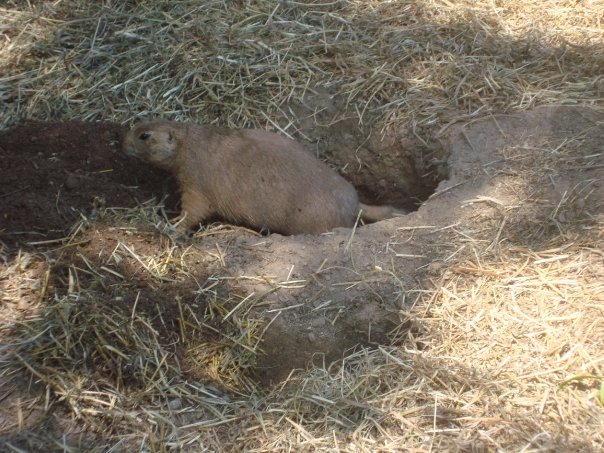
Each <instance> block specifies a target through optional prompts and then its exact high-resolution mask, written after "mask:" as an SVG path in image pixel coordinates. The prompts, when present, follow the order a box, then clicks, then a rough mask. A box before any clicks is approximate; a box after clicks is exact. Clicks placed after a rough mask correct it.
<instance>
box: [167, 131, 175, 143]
mask: <svg viewBox="0 0 604 453" xmlns="http://www.w3.org/2000/svg"><path fill="white" fill-rule="evenodd" d="M168 143H169V144H172V143H174V129H170V130H169V131H168Z"/></svg>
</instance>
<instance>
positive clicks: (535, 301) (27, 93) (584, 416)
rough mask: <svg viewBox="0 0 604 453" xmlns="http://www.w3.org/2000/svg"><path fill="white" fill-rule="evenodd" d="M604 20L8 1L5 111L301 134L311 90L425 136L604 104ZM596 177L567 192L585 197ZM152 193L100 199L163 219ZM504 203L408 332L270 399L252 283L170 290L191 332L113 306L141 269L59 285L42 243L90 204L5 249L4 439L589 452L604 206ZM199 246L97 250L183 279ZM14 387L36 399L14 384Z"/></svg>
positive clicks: (562, 14)
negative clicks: (496, 119)
mask: <svg viewBox="0 0 604 453" xmlns="http://www.w3.org/2000/svg"><path fill="white" fill-rule="evenodd" d="M603 17H604V5H602V3H601V2H598V1H589V0H585V1H582V2H575V1H562V0H548V1H543V2H517V1H499V2H497V1H491V0H489V1H486V0H485V1H462V0H452V1H445V0H427V1H410V2H386V1H377V0H375V1H372V0H369V1H343V0H342V1H340V0H333V1H331V0H330V1H316V2H312V1H278V2H275V1H269V0H258V1H212V0H210V1H205V2H198V1H192V0H191V1H158V0H155V1H144V2H143V1H131V2H118V1H103V2H90V1H83V0H64V1H56V2H36V1H33V0H32V1H31V2H30V1H26V2H25V1H4V2H2V4H1V5H0V31H1V33H0V99H1V100H2V103H1V105H0V109H1V110H0V112H1V116H0V127H2V128H4V127H7V126H9V125H13V124H15V123H17V122H18V121H20V120H21V119H23V118H36V119H43V120H46V119H68V118H69V119H72V118H78V119H82V120H90V121H96V120H113V121H117V122H128V121H131V120H133V119H135V118H138V117H147V116H163V117H169V118H176V119H193V120H197V121H204V122H216V123H220V124H222V125H228V126H236V127H243V126H257V127H262V128H268V129H272V130H280V131H282V132H284V133H286V134H290V135H292V136H295V135H296V134H297V131H296V128H297V124H298V118H297V117H296V114H295V111H296V110H295V106H296V105H297V104H298V103H301V102H303V98H304V96H305V95H307V94H309V93H313V92H314V93H318V92H321V93H329V95H331V96H333V97H334V98H335V99H337V100H338V101H339V102H340V103H341V105H342V106H343V109H342V111H341V112H340V115H341V116H347V117H354V118H356V119H357V120H358V121H359V122H360V123H362V124H370V123H373V122H375V123H376V124H381V125H384V127H387V126H389V125H390V126H397V127H398V126H403V125H411V126H413V127H415V128H416V129H417V130H418V131H420V130H421V128H425V130H428V128H433V130H438V129H439V128H441V127H443V126H445V125H448V124H451V123H452V122H455V121H458V120H463V119H466V120H467V119H472V118H475V117H478V116H481V115H483V114H486V113H488V112H505V111H512V110H519V109H528V108H530V107H534V106H536V105H539V104H546V103H567V104H591V105H594V106H601V105H602V100H603V97H604V94H603V93H604V79H603V78H602V71H603V69H604V35H603V29H602V24H601V21H602V18H603ZM575 145H576V144H574V145H573V144H570V145H569V146H566V145H565V146H564V147H563V149H562V151H564V152H565V153H566V154H565V153H561V152H560V151H561V150H560V149H559V148H554V147H548V146H547V145H545V146H544V147H543V148H542V149H540V150H539V152H536V153H534V154H533V157H532V158H531V160H527V161H526V166H525V167H522V166H520V167H515V168H516V171H519V172H522V176H524V177H526V178H527V180H528V181H537V182H538V181H540V178H541V177H542V176H543V175H542V174H541V173H540V171H541V169H543V168H547V167H552V166H558V167H559V168H560V169H562V170H564V169H576V168H577V167H581V166H586V165H588V164H589V162H586V161H581V160H580V158H574V157H573V156H574V154H573V152H574V151H573V149H575V150H576V146H575ZM573 146H575V148H573ZM508 152H509V153H511V154H510V155H509V157H510V158H517V159H522V156H521V155H520V151H519V150H508ZM514 152H516V153H519V154H517V155H514V154H513V153H514ZM593 184H594V182H593V181H592V182H591V183H590V182H589V181H587V182H586V183H585V184H584V185H583V186H580V187H575V188H573V189H572V190H570V191H569V192H568V193H567V194H566V195H565V196H564V197H563V199H562V201H561V203H562V204H564V203H566V204H568V205H569V206H570V205H572V206H577V203H579V200H580V199H582V198H583V199H584V198H585V197H586V194H587V193H589V191H590V190H592V189H593ZM480 202H489V203H491V204H493V203H494V204H495V205H497V204H501V203H502V202H499V200H480ZM156 205H157V203H152V204H151V205H149V206H143V207H141V208H139V210H138V211H128V212H126V213H124V212H118V211H103V213H104V215H106V216H108V218H111V219H118V220H120V221H121V222H126V223H127V222H128V219H130V218H136V219H138V221H139V222H142V223H146V225H147V226H148V228H149V229H156V228H157V229H160V230H162V231H163V230H164V229H165V227H166V224H165V219H162V218H159V217H157V214H156V213H157V209H156ZM500 208H501V209H502V211H501V212H502V216H501V218H499V219H498V220H497V221H493V222H483V223H481V222H477V223H476V225H474V226H472V227H468V229H464V230H463V231H462V230H461V229H460V228H457V227H456V226H453V227H451V228H449V229H447V230H446V231H444V232H440V233H439V234H442V235H443V242H444V241H445V239H446V241H447V243H448V244H455V245H456V248H455V250H450V251H449V250H448V251H447V255H446V256H443V262H442V263H441V264H440V265H439V266H438V268H439V269H441V270H442V272H440V273H437V275H438V277H435V278H434V279H433V281H432V282H431V284H430V285H428V286H427V287H425V288H420V287H418V288H414V291H413V292H410V294H413V295H416V296H417V297H416V298H415V299H414V300H413V301H412V304H411V305H410V306H409V308H408V311H407V312H406V313H404V314H403V317H404V318H405V319H408V320H409V321H410V324H411V325H412V326H414V328H412V329H410V330H409V329H400V330H399V333H398V335H399V336H400V337H404V338H399V340H400V339H402V340H404V341H403V342H402V343H399V346H383V347H379V348H376V349H371V350H360V351H358V352H356V353H354V354H352V355H350V356H348V357H347V358H346V359H345V360H344V361H343V362H342V363H339V364H337V365H334V366H332V368H331V369H329V370H324V369H314V370H312V371H309V372H307V373H298V374H293V375H292V376H291V378H290V379H289V380H287V381H286V382H284V383H283V384H281V385H280V386H278V387H276V388H274V389H272V390H270V391H267V390H265V389H261V388H258V387H257V386H256V384H255V382H254V381H253V380H251V379H250V377H249V374H248V373H246V372H245V370H247V369H249V368H250V367H252V366H253V365H254V360H255V356H256V353H257V352H258V344H259V343H258V339H259V337H260V336H261V335H262V326H260V325H258V324H257V323H256V321H255V320H253V319H249V318H248V317H247V316H246V315H247V314H248V313H249V312H248V308H249V306H250V304H251V303H252V302H254V301H255V299H254V298H255V297H258V296H256V295H247V296H246V295H244V296H241V295H239V296H237V295H228V294H220V293H218V292H217V291H216V285H214V280H212V278H209V279H208V280H207V281H206V282H196V283H195V285H197V286H196V288H195V291H196V294H197V296H198V297H199V299H200V300H201V299H203V300H204V301H209V303H208V304H207V309H206V310H205V311H201V313H200V312H198V311H196V310H194V309H193V308H194V307H188V306H185V305H184V304H181V303H180V302H179V301H177V305H176V309H175V310H176V311H175V313H176V314H175V315H174V318H173V319H174V320H176V322H177V325H178V330H177V331H171V332H167V331H161V330H160V329H161V326H162V324H164V323H165V321H166V320H164V319H156V318H153V316H151V315H150V314H149V312H145V311H144V310H139V309H138V308H140V307H141V306H142V305H144V303H145V301H144V300H137V303H136V304H135V305H134V309H132V310H131V311H124V310H123V309H121V308H120V304H118V303H116V300H117V299H112V300H107V299H106V297H107V294H109V293H110V292H101V290H100V289H99V288H104V286H105V285H106V282H107V281H111V282H113V284H115V285H118V286H116V287H114V288H113V294H114V295H115V296H114V297H119V295H118V293H119V284H127V282H125V281H123V280H124V279H122V278H121V277H123V276H121V275H119V274H118V275H115V272H113V273H112V272H111V268H110V266H107V265H106V263H105V262H103V261H102V260H101V261H98V262H91V261H90V260H88V261H87V260H86V259H83V260H80V261H78V262H77V263H78V264H74V263H71V264H70V265H69V266H67V267H66V268H65V269H63V270H62V272H60V273H59V275H60V276H61V277H60V278H61V279H62V281H59V282H56V283H55V285H56V288H60V290H57V289H55V290H53V291H49V290H48V288H49V287H48V276H49V272H50V269H51V267H52V266H55V267H56V266H60V265H61V261H60V260H58V261H49V259H50V258H49V257H50V256H54V257H56V256H57V255H56V253H59V255H58V256H63V255H61V253H70V250H71V249H72V248H73V247H72V245H74V244H77V242H78V241H79V240H80V239H81V237H82V236H81V235H82V234H84V233H85V231H86V225H87V220H83V221H82V223H81V224H78V225H76V226H75V227H74V229H73V234H72V235H70V236H69V237H68V238H65V239H64V240H63V241H60V242H58V243H57V244H55V245H53V246H54V247H55V251H54V252H55V255H52V254H49V255H48V256H43V255H31V254H27V253H25V252H19V253H18V254H17V255H16V256H14V255H12V254H10V255H9V253H8V251H7V250H6V249H5V248H2V249H0V291H1V292H0V304H1V305H0V316H1V319H2V327H1V328H0V336H1V338H2V346H1V349H0V380H1V382H2V389H3V391H2V395H0V398H6V402H5V404H9V403H10V407H11V410H13V411H15V412H16V413H17V414H19V416H18V417H17V421H16V422H15V424H14V425H10V426H2V428H1V429H2V431H0V435H3V436H6V435H8V434H11V435H12V437H10V438H8V439H5V440H6V443H5V444H4V447H5V448H6V449H8V451H23V450H20V448H21V447H20V446H22V445H27V444H28V443H29V445H30V447H31V448H32V449H35V450H38V451H156V452H163V451H187V450H188V451H204V450H207V451H258V452H274V451H334V452H335V451H348V452H374V451H383V452H394V451H526V452H529V451H585V452H587V451H599V450H600V449H602V448H603V446H604V415H603V413H604V409H603V407H602V405H601V404H600V403H599V402H598V390H599V386H600V385H601V382H602V379H601V376H602V375H603V374H604V370H603V369H602V365H603V357H604V356H603V353H604V322H603V321H602V320H603V319H604V318H603V316H604V313H603V312H602V302H603V301H604V283H603V282H604V264H603V260H604V255H603V254H602V250H604V233H603V231H604V230H603V228H604V227H603V219H602V218H601V214H600V216H599V217H596V216H594V217H593V218H591V219H590V218H588V217H580V218H577V219H561V218H560V212H563V211H564V210H562V209H561V206H560V205H555V206H552V205H548V204H547V203H546V202H544V200H541V199H540V198H539V194H538V193H536V192H532V193H528V192H527V197H526V199H525V206H512V207H509V206H505V205H504V204H502V206H500ZM535 209H547V210H549V211H548V215H547V216H546V218H547V219H548V221H547V222H546V223H543V224H535V223H534V222H533V221H532V220H531V219H533V218H534V212H535ZM600 211H601V206H600ZM510 225H523V228H522V229H521V230H514V229H513V228H511V227H509V226H510ZM428 229H429V228H428ZM546 230H547V233H548V234H547V235H546V234H545V232H546ZM222 234H227V233H225V231H224V229H223V228H222V227H212V228H210V229H208V230H206V231H204V232H202V233H201V235H204V236H212V235H222ZM185 254H186V250H181V249H177V248H175V247H174V244H173V243H172V242H170V241H167V242H166V243H165V244H164V245H163V247H161V248H160V249H159V250H158V251H157V253H156V254H147V255H142V254H141V253H140V252H138V251H136V250H133V249H131V248H129V247H128V245H127V244H125V243H124V244H123V247H120V248H118V249H116V250H115V251H114V255H113V256H112V257H109V258H107V259H113V260H116V259H120V260H128V262H130V263H131V264H132V266H133V267H134V268H136V269H138V270H139V272H141V273H143V274H145V275H146V276H147V277H148V278H149V281H157V282H160V281H161V282H169V281H170V280H171V279H183V278H187V277H188V276H189V275H190V273H189V269H187V267H186V265H185V264H184V263H185V261H186V260H185V259H183V256H184V255H185ZM221 256H222V254H221V251H220V250H217V251H216V253H215V254H214V258H215V260H216V262H217V263H218V264H220V263H221V262H222V263H224V262H223V261H221ZM54 259H55V258H53V260H54ZM108 279H112V280H108ZM116 288H117V289H116ZM104 289H106V288H104ZM143 296H144V295H143ZM143 296H141V297H143ZM137 307H138V308H137ZM217 323H222V324H220V326H219V328H218V327H217ZM212 335H214V337H212ZM200 338H203V339H204V341H205V342H200V341H199V339H200ZM208 338H211V339H213V341H208V340H207V339H208ZM400 344H402V346H401V345H400ZM183 351H186V354H184V355H183ZM181 356H184V357H187V359H186V360H180V358H179V357H181ZM200 369H201V370H204V371H203V373H202V374H198V375H197V374H195V373H196V371H195V370H200ZM199 373H201V372H199ZM586 375H588V376H590V377H585V376H586ZM573 376H577V377H578V378H577V379H576V380H572V378H573ZM24 378H25V379H24ZM569 378H571V380H570V381H567V379H569ZM24 383H26V384H27V383H31V384H32V385H34V383H35V385H36V386H37V387H35V386H34V387H35V388H36V389H38V390H41V392H40V393H36V392H32V395H33V396H31V398H26V397H24V398H22V399H19V400H18V401H13V400H11V399H10V395H11V392H12V391H14V390H15V389H18V390H20V389H22V388H23V387H24V385H25V386H27V385H26V384H24ZM561 383H565V385H562V386H560V385H559V384H561ZM3 404H4V403H3ZM36 410H42V411H48V413H52V414H54V417H55V418H56V419H57V420H59V421H58V422H57V424H56V425H54V427H55V428H54V429H55V430H57V432H53V431H52V430H45V429H44V426H43V425H36V424H35V423H34V424H33V425H28V424H27V423H26V420H27V419H28V417H29V416H31V414H33V413H35V411H36ZM53 411H54V412H53ZM59 431H60V432H59ZM0 442H4V440H0Z"/></svg>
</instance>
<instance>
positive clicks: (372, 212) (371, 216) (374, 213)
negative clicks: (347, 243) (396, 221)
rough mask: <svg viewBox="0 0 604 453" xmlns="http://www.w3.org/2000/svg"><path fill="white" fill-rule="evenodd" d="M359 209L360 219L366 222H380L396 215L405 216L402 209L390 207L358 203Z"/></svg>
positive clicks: (405, 212)
mask: <svg viewBox="0 0 604 453" xmlns="http://www.w3.org/2000/svg"><path fill="white" fill-rule="evenodd" d="M359 208H360V209H361V219H363V220H364V221H366V222H379V221H380V220H384V219H390V218H392V217H396V216H397V215H404V214H407V211H405V210H404V209H397V208H394V207H392V206H373V205H369V204H364V203H359Z"/></svg>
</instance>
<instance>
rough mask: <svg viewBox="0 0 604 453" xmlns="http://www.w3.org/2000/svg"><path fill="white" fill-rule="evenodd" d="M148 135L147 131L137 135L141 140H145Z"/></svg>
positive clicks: (149, 135)
mask: <svg viewBox="0 0 604 453" xmlns="http://www.w3.org/2000/svg"><path fill="white" fill-rule="evenodd" d="M149 137H151V134H150V133H149V132H143V133H142V134H140V135H139V136H138V138H139V140H142V141H145V140H147V139H148V138H149Z"/></svg>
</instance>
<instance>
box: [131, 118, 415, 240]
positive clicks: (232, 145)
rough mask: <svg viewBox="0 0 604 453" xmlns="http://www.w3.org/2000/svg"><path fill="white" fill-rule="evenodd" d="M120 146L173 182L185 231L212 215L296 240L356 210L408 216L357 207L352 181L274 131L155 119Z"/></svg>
mask: <svg viewBox="0 0 604 453" xmlns="http://www.w3.org/2000/svg"><path fill="white" fill-rule="evenodd" d="M122 148H123V150H124V152H125V153H126V154H128V155H131V156H136V157H138V158H140V159H142V160H144V161H147V162H150V163H152V164H154V165H156V166H158V167H161V168H164V169H165V170H168V171H169V172H171V173H172V174H173V175H174V176H175V177H176V180H177V182H178V185H179V187H180V191H181V213H180V215H179V216H178V217H177V218H176V219H175V220H176V221H178V222H180V223H179V224H178V230H179V231H181V232H184V231H187V230H189V229H190V228H192V227H193V226H195V225H197V224H198V223H199V222H202V221H203V220H204V219H207V218H209V217H211V216H213V215H218V216H219V217H221V218H223V219H225V220H227V221H229V222H232V223H235V224H243V225H247V226H250V227H252V228H255V229H258V230H261V231H262V230H268V231H269V232H276V233H281V234H285V235H291V234H304V233H306V234H320V233H325V232H327V231H330V230H332V229H334V228H336V227H352V226H353V225H354V223H355V221H356V219H357V216H358V214H359V211H362V214H361V217H362V218H363V220H366V221H371V222H375V221H378V220H382V219H385V218H389V217H392V216H394V215H395V214H399V213H400V214H402V213H404V211H400V210H397V209H395V208H392V207H390V206H370V205H365V204H362V203H359V200H358V196H357V192H356V190H355V189H354V187H353V186H352V185H351V184H350V183H349V182H348V181H346V180H345V179H344V178H342V177H341V176H340V175H339V174H338V173H336V172H335V171H333V170H332V169H331V168H329V167H328V166H327V165H326V164H324V163H323V162H321V161H320V160H318V159H317V158H315V157H314V156H312V155H311V154H309V153H308V152H306V151H305V150H304V148H302V146H301V145H300V144H299V143H297V142H295V141H293V140H290V139H289V138H285V137H283V136H281V135H278V134H275V133H272V132H266V131H262V130H256V129H224V128H219V127H214V126H207V125H205V126H204V125H197V124H192V123H178V122H172V121H164V120H158V121H151V122H145V123H140V124H138V125H136V126H135V127H134V128H133V129H132V130H130V131H129V132H128V134H127V135H126V136H125V138H124V140H123V143H122Z"/></svg>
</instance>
